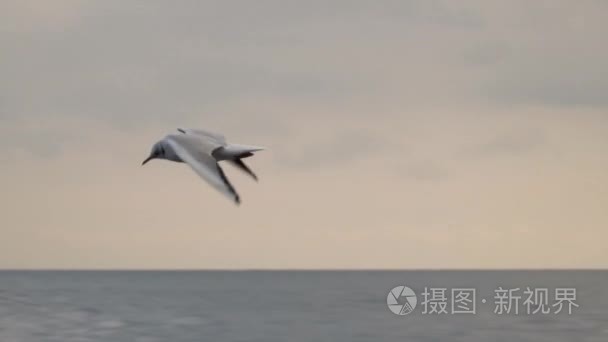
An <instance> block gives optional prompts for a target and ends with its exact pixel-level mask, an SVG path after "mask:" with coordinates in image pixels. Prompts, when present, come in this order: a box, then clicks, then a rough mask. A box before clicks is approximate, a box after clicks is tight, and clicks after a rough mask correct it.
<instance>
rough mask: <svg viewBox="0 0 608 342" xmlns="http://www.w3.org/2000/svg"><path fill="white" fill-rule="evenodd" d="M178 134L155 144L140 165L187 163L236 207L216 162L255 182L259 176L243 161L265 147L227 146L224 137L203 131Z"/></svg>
mask: <svg viewBox="0 0 608 342" xmlns="http://www.w3.org/2000/svg"><path fill="white" fill-rule="evenodd" d="M177 131H178V132H177V133H171V134H168V135H167V136H166V137H164V138H163V139H162V140H160V141H159V142H157V143H156V144H154V146H152V151H151V152H150V156H149V157H148V158H146V160H144V162H143V163H142V164H141V165H142V166H143V165H146V163H148V162H149V161H150V160H152V159H166V160H170V161H174V162H178V163H186V164H188V165H190V167H191V168H192V169H193V170H194V172H196V173H197V174H198V175H199V176H200V177H201V178H202V179H204V180H205V181H207V183H209V184H210V185H211V186H213V187H214V188H215V189H216V190H218V191H219V192H221V193H223V194H224V195H226V196H227V197H228V198H230V199H231V200H233V201H234V203H235V204H236V205H239V204H240V203H241V198H240V197H239V195H238V193H237V192H236V190H235V189H234V187H233V186H232V184H230V181H229V180H228V178H226V175H225V174H224V170H222V168H221V167H220V165H219V164H218V162H219V161H222V160H226V161H228V162H229V163H231V164H232V165H234V166H236V167H237V168H238V169H240V170H241V171H243V172H245V173H246V174H248V175H249V176H250V177H251V178H253V179H254V180H255V181H257V180H258V177H257V176H256V175H255V173H253V171H251V169H250V168H249V167H248V166H247V165H246V164H245V163H244V162H243V160H242V159H244V158H247V157H251V156H253V153H254V152H257V151H262V150H264V148H263V147H259V146H248V145H238V144H229V143H227V142H226V138H225V137H224V136H223V135H221V134H217V133H213V132H209V131H205V130H202V129H182V128H178V129H177Z"/></svg>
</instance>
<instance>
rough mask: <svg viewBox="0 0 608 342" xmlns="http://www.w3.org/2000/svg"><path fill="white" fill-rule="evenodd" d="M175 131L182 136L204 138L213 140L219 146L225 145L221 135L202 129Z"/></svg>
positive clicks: (180, 129) (224, 139)
mask: <svg viewBox="0 0 608 342" xmlns="http://www.w3.org/2000/svg"><path fill="white" fill-rule="evenodd" d="M177 130H178V131H179V132H181V133H183V134H193V135H198V136H200V137H203V138H206V139H211V140H215V141H216V142H217V143H218V144H219V145H226V138H225V137H224V136H223V135H221V134H218V133H213V132H209V131H205V130H203V129H189V128H187V129H183V128H178V129H177Z"/></svg>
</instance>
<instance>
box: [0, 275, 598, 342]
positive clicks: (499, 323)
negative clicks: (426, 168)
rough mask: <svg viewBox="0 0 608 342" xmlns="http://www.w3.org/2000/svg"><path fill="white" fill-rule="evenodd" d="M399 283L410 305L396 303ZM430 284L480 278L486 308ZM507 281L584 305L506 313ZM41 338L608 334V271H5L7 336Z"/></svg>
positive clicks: (2, 328) (1, 292) (0, 316)
mask: <svg viewBox="0 0 608 342" xmlns="http://www.w3.org/2000/svg"><path fill="white" fill-rule="evenodd" d="M398 285H406V286H409V287H410V288H412V289H413V290H414V292H415V293H416V295H417V298H418V305H417V307H416V308H415V310H414V311H413V312H412V313H410V314H409V315H405V316H398V315H395V314H393V313H392V312H391V311H390V310H389V309H388V306H387V295H388V293H389V291H390V290H391V289H392V288H394V287H395V286H398ZM425 287H426V288H427V289H430V288H446V289H447V293H448V295H449V293H450V291H451V289H454V288H467V289H471V288H474V289H476V307H475V308H476V311H475V313H474V314H452V313H451V312H448V314H440V315H437V314H433V315H429V314H423V312H422V310H423V306H422V301H423V298H422V293H423V292H424V289H425ZM499 287H502V289H515V288H520V289H522V291H523V289H525V288H526V287H531V288H533V289H534V288H537V289H542V288H547V289H548V291H549V293H550V295H551V297H553V294H554V292H553V291H554V290H555V288H573V289H576V301H575V303H576V304H577V305H578V307H577V308H576V307H575V308H574V310H573V312H572V313H571V314H570V315H569V314H568V313H567V312H565V311H567V310H566V309H565V308H564V311H563V312H562V313H560V314H555V313H554V312H551V313H549V314H530V315H528V314H526V313H525V309H524V306H523V305H521V302H520V305H519V310H520V312H519V313H518V314H515V313H514V312H511V313H510V314H506V313H503V314H502V315H501V314H497V313H495V312H494V310H495V308H496V305H495V301H496V299H495V298H494V296H495V294H496V292H495V290H496V289H498V288H499ZM522 297H525V296H523V295H522ZM439 299H440V298H439ZM483 299H485V300H486V303H485V304H483V303H482V300H483ZM450 301H451V299H450ZM450 301H448V303H450ZM521 301H522V302H523V298H522V300H521ZM550 303H553V298H552V299H551V301H550ZM428 304H429V303H428V302H427V305H428ZM450 305H451V304H448V305H447V309H448V310H449V309H450V307H451V306H450ZM512 308H513V307H512ZM522 311H523V312H522ZM37 341H58V342H59V341H61V342H71V341H112V342H153V341H170V342H181V341H345V342H350V341H467V342H475V341H480V342H481V341H505V342H513V341H548V342H557V341H597V342H606V341H608V272H603V271H559V272H558V271H508V272H505V271H449V272H448V271H445V272H444V271H395V272H384V271H369V272H368V271H356V272H334V271H331V272H316V271H306V272H292V271H277V272H223V271H202V272H160V271H159V272H156V271H154V272H80V271H79V272H21V271H4V272H0V342H37Z"/></svg>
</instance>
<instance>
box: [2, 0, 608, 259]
mask: <svg viewBox="0 0 608 342" xmlns="http://www.w3.org/2000/svg"><path fill="white" fill-rule="evenodd" d="M607 17H608V2H605V1H586V0H583V1H523V0H521V1H517V0H509V1H507V0H505V1H482V0H479V1H458V2H456V1H431V0H414V1H354V0H352V1H351V0H349V1H187V0H185V1H160V0H158V1H134V0H133V1H122V0H121V1H118V0H103V1H102V0H99V1H72V0H55V1H33V0H32V1H23V0H4V1H2V2H0V44H1V46H2V53H1V55H0V75H2V77H1V78H0V168H1V170H2V177H0V207H1V208H2V213H1V215H0V234H1V238H0V268H231V269H243V268H246V269H249V268H425V267H431V268H495V267H498V268H502V267H517V268H537V267H559V268H565V267H607V266H608V264H607V263H606V260H608V248H606V240H607V238H608V210H607V208H606V205H607V204H608V158H607V157H606V156H607V155H608V154H607V153H608V111H607V110H608V95H607V94H608V44H606V37H607V36H608V21H606V18H607ZM177 127H191V128H205V129H210V130H215V131H218V132H222V133H224V134H225V135H226V136H227V138H228V140H229V141H233V142H238V143H245V144H251V145H262V146H266V147H268V151H265V152H262V153H259V154H257V155H256V156H255V157H254V158H252V159H249V160H248V161H249V164H250V165H251V167H252V168H253V169H254V170H255V171H256V172H257V173H258V175H259V177H260V182H259V183H255V182H253V181H251V179H249V178H247V177H246V176H244V175H242V174H240V173H239V172H238V171H236V170H234V169H233V168H231V167H230V165H226V166H224V170H226V173H227V175H228V177H229V178H230V179H231V180H232V182H233V184H234V186H235V187H236V188H237V190H238V191H239V193H240V195H241V197H242V200H243V203H242V204H241V206H240V207H236V206H234V204H233V203H231V202H230V201H229V200H227V199H226V198H225V197H223V196H222V195H221V194H219V193H217V192H216V191H215V190H214V189H212V188H211V187H210V186H208V185H207V184H205V183H204V182H203V181H201V180H199V179H198V177H197V176H196V174H194V173H193V172H192V171H191V170H190V169H189V168H187V166H185V165H179V164H174V163H170V162H163V161H155V162H152V163H149V164H148V165H146V167H143V168H142V167H140V164H141V161H142V160H143V159H144V158H145V157H146V156H147V155H148V153H149V150H150V147H151V145H152V144H153V143H154V142H156V141H157V140H158V139H160V138H162V137H163V136H164V135H165V134H166V133H168V132H171V131H174V130H175V129H176V128H177Z"/></svg>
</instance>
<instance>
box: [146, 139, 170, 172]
mask: <svg viewBox="0 0 608 342" xmlns="http://www.w3.org/2000/svg"><path fill="white" fill-rule="evenodd" d="M163 158H165V147H164V146H163V144H162V142H160V141H159V142H157V143H156V144H154V146H152V151H150V156H148V158H146V160H144V162H143V163H141V165H142V166H143V165H146V163H147V162H149V161H150V160H152V159H163Z"/></svg>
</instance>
